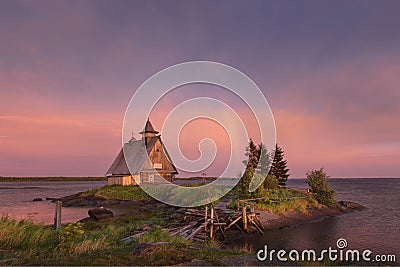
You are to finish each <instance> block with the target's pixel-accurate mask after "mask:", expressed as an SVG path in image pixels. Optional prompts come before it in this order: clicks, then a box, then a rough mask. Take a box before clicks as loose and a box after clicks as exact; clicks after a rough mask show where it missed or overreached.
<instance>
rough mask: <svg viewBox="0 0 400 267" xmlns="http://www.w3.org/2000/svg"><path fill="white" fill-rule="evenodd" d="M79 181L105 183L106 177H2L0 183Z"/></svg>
mask: <svg viewBox="0 0 400 267" xmlns="http://www.w3.org/2000/svg"><path fill="white" fill-rule="evenodd" d="M79 181H107V178H106V177H91V176H83V177H68V176H55V177H53V176H46V177H3V176H0V183H1V182H79Z"/></svg>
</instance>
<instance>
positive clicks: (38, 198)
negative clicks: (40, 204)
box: [32, 197, 43, 202]
mask: <svg viewBox="0 0 400 267" xmlns="http://www.w3.org/2000/svg"><path fill="white" fill-rule="evenodd" d="M32 201H34V202H36V201H43V199H42V198H40V197H37V198H34V199H33V200H32Z"/></svg>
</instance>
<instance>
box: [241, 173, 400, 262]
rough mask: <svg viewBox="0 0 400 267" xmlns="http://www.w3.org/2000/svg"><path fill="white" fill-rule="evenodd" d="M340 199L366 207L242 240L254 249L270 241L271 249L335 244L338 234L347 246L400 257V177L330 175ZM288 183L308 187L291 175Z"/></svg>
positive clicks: (309, 247)
mask: <svg viewBox="0 0 400 267" xmlns="http://www.w3.org/2000/svg"><path fill="white" fill-rule="evenodd" d="M329 183H330V185H331V188H332V189H334V190H336V195H335V198H336V199H337V200H350V201H354V202H357V203H360V204H362V205H364V206H366V207H367V209H366V210H363V211H357V212H352V213H346V214H341V215H339V216H334V217H329V218H326V219H323V220H320V221H317V222H312V223H306V224H303V225H300V226H298V227H296V228H284V229H281V230H274V231H268V232H266V233H265V234H264V235H263V236H260V235H257V234H255V235H252V236H251V238H246V239H243V240H240V242H241V243H247V244H248V245H250V246H252V247H253V249H254V250H258V249H261V248H263V247H264V245H268V248H270V249H285V250H287V251H289V250H291V249H297V250H303V249H315V250H319V251H320V250H323V249H327V248H328V247H329V246H330V247H332V248H336V241H337V240H338V239H339V238H344V239H346V240H347V244H348V249H358V250H360V251H361V250H365V249H369V250H371V251H372V252H373V254H394V255H396V260H397V263H396V265H398V264H399V262H400V261H399V259H400V258H399V257H400V253H399V252H400V249H399V248H400V209H399V208H400V197H399V192H400V179H331V180H330V182H329ZM288 186H290V187H295V188H307V184H306V183H305V180H295V179H292V180H290V181H288Z"/></svg>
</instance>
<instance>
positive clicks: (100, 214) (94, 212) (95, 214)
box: [88, 207, 114, 221]
mask: <svg viewBox="0 0 400 267" xmlns="http://www.w3.org/2000/svg"><path fill="white" fill-rule="evenodd" d="M88 214H89V216H90V218H93V219H95V220H96V221H99V220H104V219H108V218H112V217H114V213H113V212H112V211H111V210H108V209H106V208H103V207H100V208H96V209H90V210H89V211H88Z"/></svg>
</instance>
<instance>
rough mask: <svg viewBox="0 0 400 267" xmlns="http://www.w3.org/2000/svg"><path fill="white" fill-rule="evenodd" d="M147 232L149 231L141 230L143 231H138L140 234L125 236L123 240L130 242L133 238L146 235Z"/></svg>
mask: <svg viewBox="0 0 400 267" xmlns="http://www.w3.org/2000/svg"><path fill="white" fill-rule="evenodd" d="M146 232H147V231H143V232H141V233H138V234H134V235H131V236H128V237H125V238H123V239H121V241H122V242H125V243H128V242H129V241H131V240H132V239H135V238H139V237H141V236H142V235H144V234H145V233H146Z"/></svg>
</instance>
